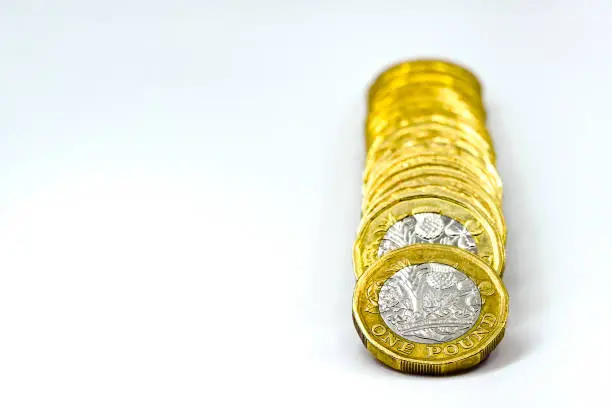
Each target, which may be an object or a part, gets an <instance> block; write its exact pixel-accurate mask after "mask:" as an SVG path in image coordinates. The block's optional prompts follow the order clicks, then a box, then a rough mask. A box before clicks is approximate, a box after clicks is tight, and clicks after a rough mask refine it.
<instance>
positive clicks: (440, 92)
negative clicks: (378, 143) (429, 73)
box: [369, 83, 486, 121]
mask: <svg viewBox="0 0 612 408" xmlns="http://www.w3.org/2000/svg"><path fill="white" fill-rule="evenodd" d="M441 85H442V84H435V83H403V84H397V87H395V88H387V89H384V90H382V91H379V92H378V93H377V94H376V98H375V99H372V100H371V101H370V105H369V110H370V111H379V110H384V109H386V108H387V107H389V106H392V105H394V104H395V103H396V101H401V100H406V99H408V100H409V99H428V100H430V101H431V102H432V103H436V102H448V103H451V104H456V105H458V106H463V107H464V108H466V109H470V110H473V111H475V112H477V113H478V115H479V117H480V119H481V120H483V121H485V120H486V111H485V109H484V106H483V104H482V100H481V99H480V95H476V94H474V93H471V92H469V91H465V90H460V89H452V88H444V87H442V86H441Z"/></svg>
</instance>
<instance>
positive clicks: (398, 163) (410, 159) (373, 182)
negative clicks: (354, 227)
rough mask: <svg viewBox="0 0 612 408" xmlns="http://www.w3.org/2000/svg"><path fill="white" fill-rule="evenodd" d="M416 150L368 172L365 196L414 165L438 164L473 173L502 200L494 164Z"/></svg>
mask: <svg viewBox="0 0 612 408" xmlns="http://www.w3.org/2000/svg"><path fill="white" fill-rule="evenodd" d="M414 150H415V151H414V155H412V154H411V155H410V156H407V155H406V156H401V155H400V156H398V157H397V158H394V159H393V160H392V161H391V160H389V161H384V162H383V161H381V163H380V165H381V167H380V168H376V169H374V170H373V171H370V172H369V174H366V175H365V176H364V178H365V179H364V185H363V191H364V195H365V197H369V196H370V195H371V193H372V192H375V191H377V190H378V189H379V188H380V187H381V186H382V185H383V184H384V181H385V180H389V179H390V178H395V177H401V176H402V174H404V173H405V172H407V171H410V169H411V168H413V167H416V166H422V165H438V166H445V167H448V168H452V169H455V170H457V171H460V172H464V173H466V174H469V175H471V176H472V177H473V178H474V179H475V180H479V181H480V183H486V187H487V188H486V189H487V191H489V192H491V193H492V194H493V195H492V197H495V199H496V202H498V203H500V202H501V200H502V195H503V189H502V185H501V179H500V178H499V175H498V174H497V171H496V170H495V167H494V166H493V165H492V164H489V165H488V166H487V167H484V168H483V166H482V165H480V164H478V163H475V162H474V161H472V160H469V159H468V158H466V159H464V158H463V157H461V156H455V157H447V156H442V155H439V154H436V152H435V151H434V150H433V149H429V150H427V151H423V152H421V151H419V150H418V149H414ZM366 171H367V170H366ZM366 177H367V178H366Z"/></svg>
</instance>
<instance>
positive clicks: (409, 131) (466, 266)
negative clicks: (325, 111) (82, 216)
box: [353, 60, 508, 374]
mask: <svg viewBox="0 0 612 408" xmlns="http://www.w3.org/2000/svg"><path fill="white" fill-rule="evenodd" d="M486 119H487V114H486V111H485V109H484V106H483V100H482V87H481V85H480V82H479V81H478V79H477V78H476V77H475V76H474V74H472V73H471V72H470V71H468V70H467V69H466V68H463V67H461V66H459V65H456V64H453V63H450V62H446V61H436V60H416V61H408V62H404V63H401V64H398V65H395V66H393V67H391V68H389V69H387V70H386V71H384V72H383V73H382V74H380V75H379V76H378V78H376V80H375V81H374V83H373V84H372V86H371V87H370V90H369V93H368V114H367V119H366V125H365V133H366V147H367V152H366V155H367V156H366V165H365V171H364V175H363V202H362V219H361V222H360V225H359V231H358V234H357V239H356V241H355V245H354V251H353V259H354V264H355V274H356V277H357V285H356V287H355V293H354V297H353V319H354V321H355V327H356V329H357V331H358V333H359V335H360V337H361V339H362V340H363V342H364V344H365V345H366V347H367V348H368V350H370V351H371V352H372V353H373V354H374V355H375V356H376V357H377V358H378V359H379V360H381V361H382V362H383V363H385V364H387V365H389V366H391V367H393V368H395V369H397V370H400V371H404V372H412V373H421V374H448V373H452V372H454V371H459V370H463V369H467V368H469V367H472V366H474V365H476V364H478V363H479V362H480V361H482V360H483V359H484V358H485V357H486V356H487V355H488V354H489V353H490V352H491V351H492V350H493V348H494V347H495V346H496V345H497V344H498V342H499V341H500V340H501V338H502V336H503V333H504V328H505V323H506V317H507V313H508V298H507V294H506V291H505V288H504V285H503V282H502V281H501V276H502V274H503V270H504V261H505V252H504V245H505V240H506V224H505V221H504V216H503V213H502V208H501V202H502V184H501V180H500V177H499V174H498V173H497V170H496V168H495V151H494V149H493V144H492V140H491V136H490V135H489V132H488V131H487V128H486Z"/></svg>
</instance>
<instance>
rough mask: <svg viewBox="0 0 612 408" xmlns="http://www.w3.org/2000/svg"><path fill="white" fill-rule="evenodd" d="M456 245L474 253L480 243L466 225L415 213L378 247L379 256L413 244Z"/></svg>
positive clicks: (431, 215) (405, 219)
mask: <svg viewBox="0 0 612 408" xmlns="http://www.w3.org/2000/svg"><path fill="white" fill-rule="evenodd" d="M421 243H423V244H425V243H430V244H443V245H453V246H456V247H458V248H461V249H465V250H466V251H470V252H472V253H474V254H476V253H478V249H477V248H476V241H475V240H474V238H473V237H472V234H470V232H469V231H468V230H467V229H466V228H465V226H464V225H462V224H461V223H459V222H458V221H456V220H453V219H452V218H450V217H447V216H446V215H442V214H436V213H420V214H414V215H411V216H409V217H406V218H404V219H402V220H399V221H398V222H396V223H395V224H393V225H392V226H391V227H390V228H389V229H388V230H387V233H386V234H385V236H384V238H383V240H382V241H381V243H380V246H379V247H378V256H379V257H381V256H383V255H384V254H386V253H387V252H389V251H393V250H395V249H398V248H403V247H405V246H408V245H412V244H421Z"/></svg>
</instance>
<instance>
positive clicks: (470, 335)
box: [353, 244, 508, 375]
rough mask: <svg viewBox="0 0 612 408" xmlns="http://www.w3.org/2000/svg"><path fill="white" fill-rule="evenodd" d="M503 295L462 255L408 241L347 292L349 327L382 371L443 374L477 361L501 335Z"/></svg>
mask: <svg viewBox="0 0 612 408" xmlns="http://www.w3.org/2000/svg"><path fill="white" fill-rule="evenodd" d="M507 317H508V294H507V292H506V290H505V288H504V285H503V282H502V281H501V279H500V277H499V275H498V274H497V272H496V271H495V270H494V269H492V268H491V267H490V266H489V265H487V264H486V263H485V262H483V260H482V259H481V258H480V257H478V256H476V255H474V254H471V253H470V252H467V251H463V250H461V249H459V248H456V247H453V246H449V245H439V244H415V245H412V246H408V247H405V248H401V249H398V250H397V251H393V252H390V253H388V254H386V255H385V256H383V257H382V258H379V259H378V260H377V261H376V262H375V263H374V264H373V265H371V266H370V267H369V268H368V269H367V270H366V272H365V273H364V274H363V275H362V276H361V277H360V278H359V279H358V281H357V284H356V286H355V291H354V293H353V320H354V323H355V329H356V330H357V333H358V334H359V336H360V338H361V340H362V341H363V343H364V345H365V347H366V348H367V350H369V351H370V352H371V353H372V354H374V356H375V357H376V358H377V359H378V360H380V361H381V362H383V363H384V364H387V365H388V366H390V367H392V368H394V369H396V370H400V371H404V372H411V373H419V374H437V375H444V374H449V373H451V372H456V371H460V370H464V369H467V368H469V367H472V366H474V365H476V364H478V363H479V362H480V361H482V360H483V359H484V358H485V357H486V356H487V355H488V354H489V353H490V352H491V351H492V350H493V349H494V348H495V346H496V345H497V344H499V342H500V341H501V339H502V337H503V335H504V329H505V326H506V319H507Z"/></svg>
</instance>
